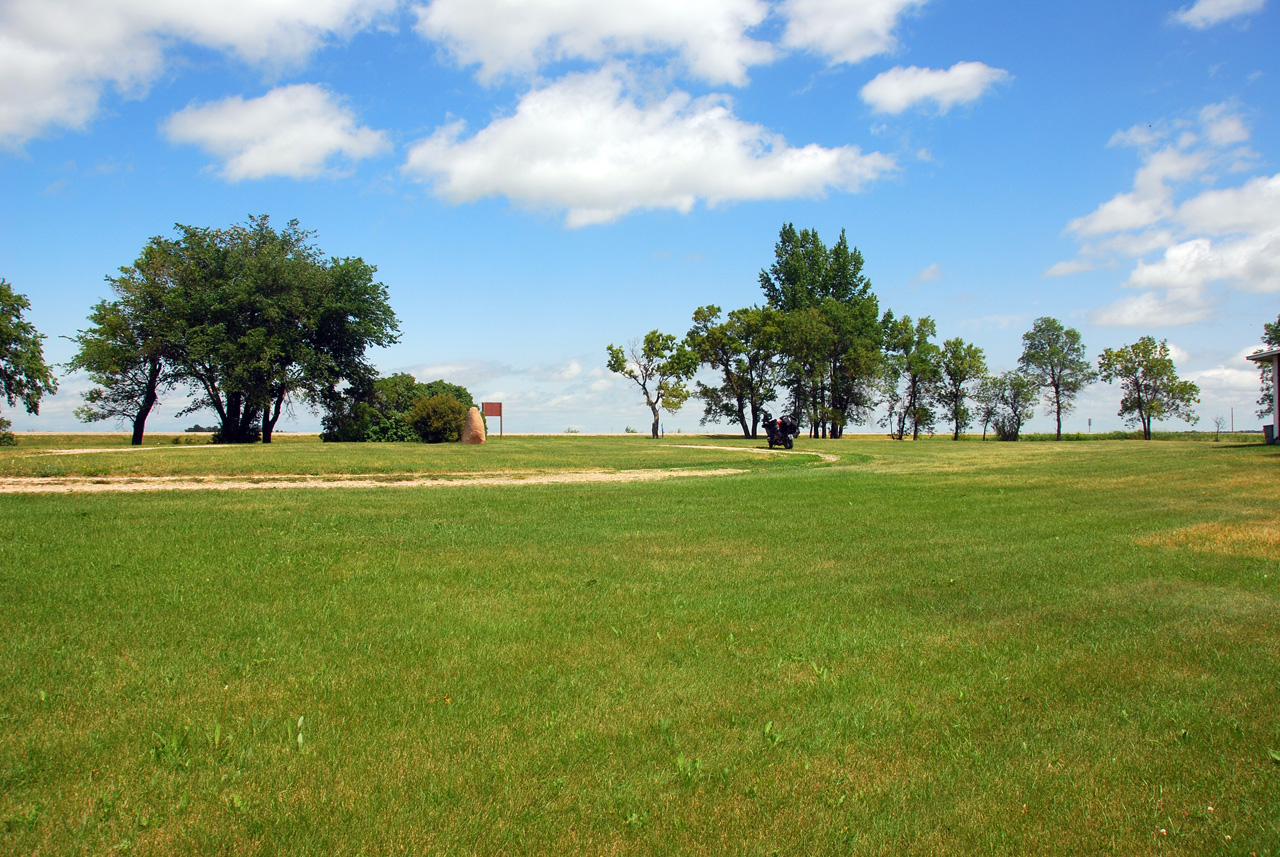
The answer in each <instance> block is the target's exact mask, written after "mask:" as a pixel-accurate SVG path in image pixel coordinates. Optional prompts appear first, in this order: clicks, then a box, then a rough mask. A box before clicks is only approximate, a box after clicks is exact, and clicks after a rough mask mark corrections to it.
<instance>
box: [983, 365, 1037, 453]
mask: <svg viewBox="0 0 1280 857" xmlns="http://www.w3.org/2000/svg"><path fill="white" fill-rule="evenodd" d="M1039 392H1040V387H1039V385H1038V384H1037V383H1036V380H1035V379H1034V378H1032V377H1030V376H1029V375H1026V374H1024V373H1022V372H1012V371H1011V372H1004V373H1002V374H1000V375H998V376H996V377H995V379H994V380H993V386H992V388H991V393H992V395H994V404H995V414H994V416H993V418H992V421H991V425H992V428H994V429H995V432H996V437H998V438H1000V440H1017V439H1018V437H1019V436H1020V435H1021V434H1022V426H1023V424H1024V423H1026V421H1027V420H1029V419H1031V418H1032V417H1034V416H1035V415H1036V414H1035V406H1036V398H1037V395H1038V393H1039ZM984 437H985V434H984Z"/></svg>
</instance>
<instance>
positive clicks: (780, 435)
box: [764, 412, 800, 449]
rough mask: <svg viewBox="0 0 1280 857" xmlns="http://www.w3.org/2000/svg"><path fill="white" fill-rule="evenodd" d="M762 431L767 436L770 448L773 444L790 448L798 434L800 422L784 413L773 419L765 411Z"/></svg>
mask: <svg viewBox="0 0 1280 857" xmlns="http://www.w3.org/2000/svg"><path fill="white" fill-rule="evenodd" d="M764 432H765V434H767V435H768V436H769V448H770V449H773V448H774V447H775V446H782V447H786V448H787V449H790V448H791V447H792V446H793V445H794V443H795V439H796V438H797V437H799V436H800V424H799V423H797V422H796V418H795V417H793V416H791V415H790V414H784V415H783V416H781V417H779V418H778V419H776V420H775V419H774V418H773V417H771V416H769V414H768V412H766V413H765V415H764Z"/></svg>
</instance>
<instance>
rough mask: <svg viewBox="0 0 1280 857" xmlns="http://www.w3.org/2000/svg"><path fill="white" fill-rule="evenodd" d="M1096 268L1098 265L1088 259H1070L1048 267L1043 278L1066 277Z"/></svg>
mask: <svg viewBox="0 0 1280 857" xmlns="http://www.w3.org/2000/svg"><path fill="white" fill-rule="evenodd" d="M1097 267H1098V263H1097V262H1094V261H1091V260H1089V259H1071V260H1070V261H1066V262H1057V263H1055V264H1053V265H1050V266H1049V268H1048V270H1046V271H1045V272H1044V276H1045V277H1046V278H1053V277H1066V276H1070V275H1071V274H1079V273H1081V272H1083V271H1092V270H1094V269H1095V268H1097Z"/></svg>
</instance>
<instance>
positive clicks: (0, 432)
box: [0, 417, 18, 446]
mask: <svg viewBox="0 0 1280 857" xmlns="http://www.w3.org/2000/svg"><path fill="white" fill-rule="evenodd" d="M12 427H13V423H11V422H9V421H8V420H6V419H5V418H4V417H0V446H17V445H18V438H17V437H16V436H15V435H14V433H13V432H11V431H9V429H10V428H12Z"/></svg>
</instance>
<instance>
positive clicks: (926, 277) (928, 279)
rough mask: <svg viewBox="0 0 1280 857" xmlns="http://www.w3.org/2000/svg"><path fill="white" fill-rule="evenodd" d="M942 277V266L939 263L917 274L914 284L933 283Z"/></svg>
mask: <svg viewBox="0 0 1280 857" xmlns="http://www.w3.org/2000/svg"><path fill="white" fill-rule="evenodd" d="M941 277H942V266H941V265H939V264H938V263H937V262H934V263H933V264H932V265H929V266H928V267H927V268H925V269H924V270H922V271H921V272H920V273H918V274H916V276H915V279H913V280H912V282H913V283H932V282H934V281H936V280H938V279H940V278H941Z"/></svg>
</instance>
